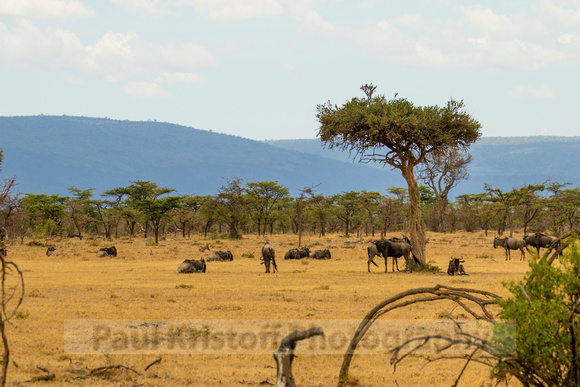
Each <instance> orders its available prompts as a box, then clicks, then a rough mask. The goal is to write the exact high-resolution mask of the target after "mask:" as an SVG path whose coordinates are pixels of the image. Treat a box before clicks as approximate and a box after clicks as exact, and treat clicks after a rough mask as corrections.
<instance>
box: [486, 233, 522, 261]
mask: <svg viewBox="0 0 580 387" xmlns="http://www.w3.org/2000/svg"><path fill="white" fill-rule="evenodd" d="M498 246H501V247H503V248H504V249H505V260H506V261H507V260H508V259H510V260H511V259H512V255H511V250H520V251H521V256H520V261H522V260H525V259H526V252H525V250H524V247H525V246H526V242H524V240H523V239H516V238H512V237H508V236H505V237H498V236H496V237H495V238H493V248H494V249H495V248H496V247H498Z"/></svg>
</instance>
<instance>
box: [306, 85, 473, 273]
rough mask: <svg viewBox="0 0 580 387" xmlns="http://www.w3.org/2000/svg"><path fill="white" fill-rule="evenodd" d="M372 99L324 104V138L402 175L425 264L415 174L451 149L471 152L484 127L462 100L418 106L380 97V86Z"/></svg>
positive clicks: (367, 88) (416, 246)
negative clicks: (437, 154) (429, 160)
mask: <svg viewBox="0 0 580 387" xmlns="http://www.w3.org/2000/svg"><path fill="white" fill-rule="evenodd" d="M361 90H362V91H363V92H364V93H365V94H366V98H353V99H351V100H350V101H347V102H345V103H344V104H343V105H342V106H337V105H333V104H331V103H330V102H327V103H326V104H323V105H318V108H317V110H318V112H317V115H316V117H317V118H318V121H319V122H320V129H319V132H318V136H319V137H320V139H321V140H322V141H323V142H324V143H325V144H326V145H327V146H328V147H329V148H331V149H332V148H335V147H336V148H339V149H342V150H348V151H350V152H351V154H353V156H354V158H355V159H358V160H359V161H360V162H370V161H373V162H379V163H382V164H384V165H386V164H388V165H390V166H392V167H393V168H397V169H399V170H400V171H401V174H402V175H403V178H404V179H405V180H406V181H407V185H408V190H409V200H410V208H409V233H410V234H411V241H412V247H413V252H414V254H415V256H416V257H417V258H418V259H419V261H420V262H421V263H424V262H425V258H426V257H425V244H426V237H425V230H424V229H423V225H422V222H421V195H420V192H419V185H418V184H417V180H416V178H415V174H414V168H415V167H416V166H417V164H419V163H421V162H423V160H424V159H425V157H426V156H427V155H428V154H430V153H432V152H436V151H441V150H444V149H447V148H449V147H457V148H459V149H465V150H466V149H467V148H469V145H471V144H472V143H473V142H475V141H476V140H477V139H478V138H479V136H480V135H481V133H480V131H479V129H480V127H481V125H480V124H479V122H477V121H476V120H475V119H473V118H472V117H471V116H470V115H469V114H467V113H466V112H465V107H464V104H463V102H462V101H456V100H453V99H451V100H450V101H449V102H447V106H445V107H439V106H415V105H414V104H413V103H412V102H410V101H408V100H407V99H404V98H397V95H395V96H394V97H393V98H392V99H387V98H385V97H384V96H382V95H377V96H374V95H373V94H374V91H375V90H376V86H373V85H364V86H362V87H361Z"/></svg>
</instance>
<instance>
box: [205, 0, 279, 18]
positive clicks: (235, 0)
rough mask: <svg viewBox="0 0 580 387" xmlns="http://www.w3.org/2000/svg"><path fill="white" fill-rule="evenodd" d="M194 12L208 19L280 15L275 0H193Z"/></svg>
mask: <svg viewBox="0 0 580 387" xmlns="http://www.w3.org/2000/svg"><path fill="white" fill-rule="evenodd" d="M194 5H195V12H196V13H198V14H199V15H201V16H203V17H205V18H206V19H209V20H217V21H234V20H245V19H257V18H263V17H272V16H277V15H280V14H281V13H282V12H283V11H284V8H283V7H282V6H281V5H280V4H279V3H278V2H277V1H276V0H195V3H194Z"/></svg>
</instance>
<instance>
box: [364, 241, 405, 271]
mask: <svg viewBox="0 0 580 387" xmlns="http://www.w3.org/2000/svg"><path fill="white" fill-rule="evenodd" d="M367 255H368V257H369V261H368V271H369V273H370V272H371V263H372V264H373V265H375V266H376V267H379V265H377V264H376V263H375V261H374V258H375V257H376V256H377V255H378V256H380V257H382V256H383V254H382V253H380V252H379V250H378V249H377V245H375V244H374V242H372V241H369V245H368V247H367ZM394 264H395V262H394V260H393V265H394ZM385 267H386V264H385ZM398 268H399V266H398V265H397V269H398ZM393 271H395V268H394V267H393Z"/></svg>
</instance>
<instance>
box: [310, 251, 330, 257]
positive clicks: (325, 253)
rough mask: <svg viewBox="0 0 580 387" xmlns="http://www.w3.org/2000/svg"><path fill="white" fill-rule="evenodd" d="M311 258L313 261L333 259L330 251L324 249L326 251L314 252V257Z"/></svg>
mask: <svg viewBox="0 0 580 387" xmlns="http://www.w3.org/2000/svg"><path fill="white" fill-rule="evenodd" d="M310 258H312V259H330V258H332V257H331V256H330V250H329V249H324V250H316V251H314V252H313V253H312V255H311V256H310Z"/></svg>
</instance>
